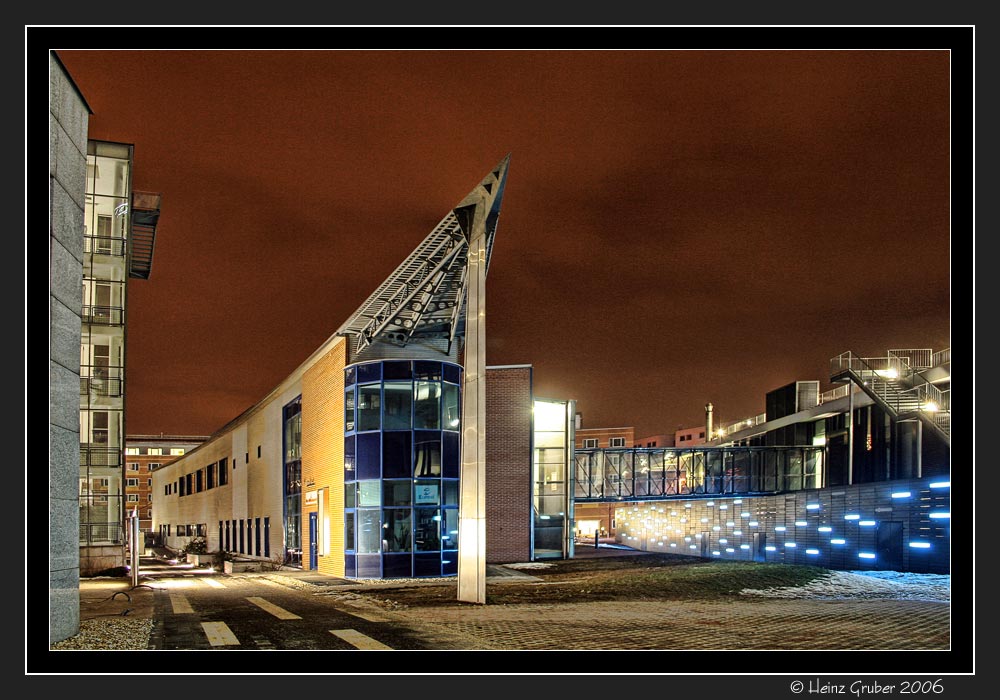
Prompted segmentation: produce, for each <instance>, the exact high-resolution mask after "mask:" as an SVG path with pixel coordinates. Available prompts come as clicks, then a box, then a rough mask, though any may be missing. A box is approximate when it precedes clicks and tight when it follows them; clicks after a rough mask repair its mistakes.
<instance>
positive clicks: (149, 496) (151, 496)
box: [146, 493, 153, 501]
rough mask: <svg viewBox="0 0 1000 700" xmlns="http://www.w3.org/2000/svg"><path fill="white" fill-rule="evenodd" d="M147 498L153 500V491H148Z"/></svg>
mask: <svg viewBox="0 0 1000 700" xmlns="http://www.w3.org/2000/svg"><path fill="white" fill-rule="evenodd" d="M146 500H147V501H152V500H153V494H151V493H147V494H146Z"/></svg>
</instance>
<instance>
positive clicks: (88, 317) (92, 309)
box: [80, 306, 125, 326]
mask: <svg viewBox="0 0 1000 700" xmlns="http://www.w3.org/2000/svg"><path fill="white" fill-rule="evenodd" d="M124 318H125V309H123V308H122V307H120V306H84V307H83V309H82V310H81V318H80V320H81V321H83V322H84V323H91V324H94V325H97V326H121V325H122V324H123V323H124Z"/></svg>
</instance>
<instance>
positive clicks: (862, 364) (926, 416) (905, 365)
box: [830, 350, 951, 446]
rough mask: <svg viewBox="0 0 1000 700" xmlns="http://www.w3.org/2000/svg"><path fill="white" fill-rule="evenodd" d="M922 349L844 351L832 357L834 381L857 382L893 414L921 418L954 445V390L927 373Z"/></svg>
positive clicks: (899, 416)
mask: <svg viewBox="0 0 1000 700" xmlns="http://www.w3.org/2000/svg"><path fill="white" fill-rule="evenodd" d="M917 352H919V353H920V355H917ZM922 352H923V351H900V350H890V351H889V352H888V353H887V354H886V356H885V357H875V358H872V357H858V356H857V355H855V354H853V353H851V352H844V353H841V354H840V355H838V356H837V357H834V358H832V359H831V360H830V381H832V382H846V381H848V380H850V381H853V382H854V383H856V384H857V385H858V386H859V387H860V388H861V390H862V391H864V392H865V393H866V394H868V396H870V397H871V398H872V400H873V401H875V402H876V403H877V404H879V405H880V406H882V407H883V408H884V409H886V410H887V411H889V413H890V414H891V415H893V416H894V417H897V418H903V417H911V416H917V417H919V418H920V420H921V421H923V423H924V424H925V425H928V426H930V427H931V428H932V429H933V430H935V431H937V433H938V434H939V435H941V437H942V438H944V440H945V442H946V444H948V445H949V446H950V445H951V392H950V391H942V390H941V389H939V388H938V387H937V386H935V385H934V384H932V383H931V382H930V381H928V380H927V379H926V377H925V376H924V375H923V371H924V370H927V369H929V367H926V366H923V365H924V364H926V363H925V362H922V361H921V360H919V359H918V357H921V356H922ZM927 357H928V358H930V357H931V355H930V351H927ZM914 361H916V366H914V364H913V363H914Z"/></svg>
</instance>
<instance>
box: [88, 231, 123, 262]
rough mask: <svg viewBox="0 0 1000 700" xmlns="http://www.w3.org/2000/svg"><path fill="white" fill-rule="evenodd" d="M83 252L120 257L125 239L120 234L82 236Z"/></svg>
mask: <svg viewBox="0 0 1000 700" xmlns="http://www.w3.org/2000/svg"><path fill="white" fill-rule="evenodd" d="M83 252H84V253H93V254H95V255H108V256H111V257H116V258H120V257H123V256H124V255H125V239H124V238H122V237H120V236H84V237H83Z"/></svg>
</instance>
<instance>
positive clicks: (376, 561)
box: [357, 554, 382, 578]
mask: <svg viewBox="0 0 1000 700" xmlns="http://www.w3.org/2000/svg"><path fill="white" fill-rule="evenodd" d="M357 558H358V572H357V574H358V578H382V556H381V555H379V554H358V557H357Z"/></svg>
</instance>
